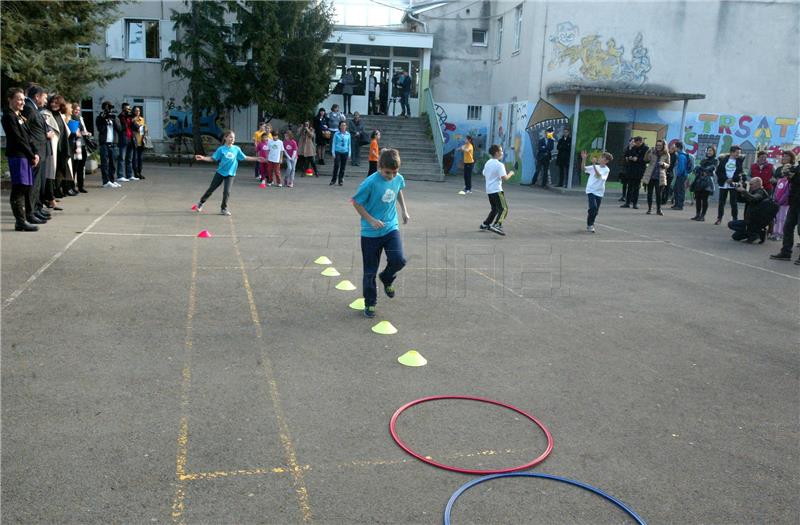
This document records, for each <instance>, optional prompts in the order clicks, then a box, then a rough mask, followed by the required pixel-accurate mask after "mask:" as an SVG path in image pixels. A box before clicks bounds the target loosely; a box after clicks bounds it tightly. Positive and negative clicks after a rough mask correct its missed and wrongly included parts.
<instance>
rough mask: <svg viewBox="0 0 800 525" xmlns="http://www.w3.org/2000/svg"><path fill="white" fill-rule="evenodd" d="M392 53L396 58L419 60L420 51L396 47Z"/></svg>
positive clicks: (413, 48)
mask: <svg viewBox="0 0 800 525" xmlns="http://www.w3.org/2000/svg"><path fill="white" fill-rule="evenodd" d="M392 53H393V54H394V56H396V57H409V58H418V57H419V49H418V48H416V47H394V48H392Z"/></svg>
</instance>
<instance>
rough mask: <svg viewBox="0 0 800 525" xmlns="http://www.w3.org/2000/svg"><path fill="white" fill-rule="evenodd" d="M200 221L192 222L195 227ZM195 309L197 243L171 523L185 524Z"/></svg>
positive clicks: (194, 249)
mask: <svg viewBox="0 0 800 525" xmlns="http://www.w3.org/2000/svg"><path fill="white" fill-rule="evenodd" d="M199 225H200V218H199V217H198V218H197V219H196V220H195V226H196V227H199ZM196 307H197V240H195V242H194V243H193V244H192V277H191V284H190V285H189V305H188V307H187V309H186V336H185V339H184V344H183V370H182V372H181V419H180V430H179V431H178V451H177V454H176V457H175V478H176V479H175V496H174V497H173V499H172V521H173V522H175V523H179V524H183V523H186V521H185V519H184V516H183V513H184V510H185V500H186V483H185V481H186V479H185V476H186V457H187V455H188V451H189V391H190V390H191V386H192V349H193V345H194V343H193V326H194V314H195V311H196Z"/></svg>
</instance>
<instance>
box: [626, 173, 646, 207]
mask: <svg viewBox="0 0 800 525" xmlns="http://www.w3.org/2000/svg"><path fill="white" fill-rule="evenodd" d="M641 185H642V179H641V178H638V179H628V188H627V190H628V191H627V193H626V194H625V204H627V205H629V206H638V205H639V186H641Z"/></svg>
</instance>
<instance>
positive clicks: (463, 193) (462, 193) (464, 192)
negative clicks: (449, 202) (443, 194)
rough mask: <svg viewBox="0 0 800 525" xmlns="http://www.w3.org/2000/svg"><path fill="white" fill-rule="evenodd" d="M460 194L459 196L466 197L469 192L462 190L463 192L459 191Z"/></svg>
mask: <svg viewBox="0 0 800 525" xmlns="http://www.w3.org/2000/svg"><path fill="white" fill-rule="evenodd" d="M458 194H459V195H466V194H467V192H466V191H464V190H461V191H459V192H458Z"/></svg>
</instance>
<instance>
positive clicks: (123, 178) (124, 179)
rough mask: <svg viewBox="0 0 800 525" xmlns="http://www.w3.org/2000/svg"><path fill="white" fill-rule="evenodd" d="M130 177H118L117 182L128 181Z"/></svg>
mask: <svg viewBox="0 0 800 525" xmlns="http://www.w3.org/2000/svg"><path fill="white" fill-rule="evenodd" d="M128 180H130V179H126V178H125V177H120V178H118V179H117V182H128Z"/></svg>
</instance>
